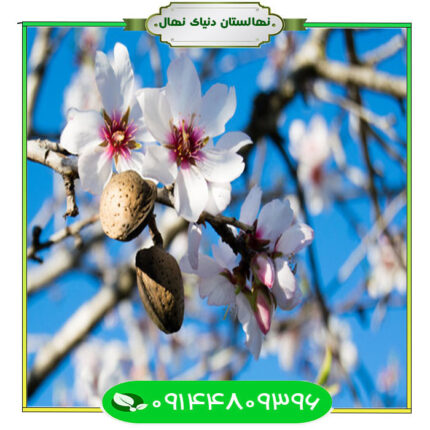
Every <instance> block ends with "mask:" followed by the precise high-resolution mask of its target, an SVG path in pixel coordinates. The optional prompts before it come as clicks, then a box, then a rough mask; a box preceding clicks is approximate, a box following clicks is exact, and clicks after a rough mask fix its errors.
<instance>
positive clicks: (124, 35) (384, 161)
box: [27, 28, 406, 407]
mask: <svg viewBox="0 0 430 430" xmlns="http://www.w3.org/2000/svg"><path fill="white" fill-rule="evenodd" d="M76 31H77V30H72V31H70V32H69V33H68V34H67V36H66V37H65V39H64V40H63V42H62V45H61V47H60V49H59V50H58V52H56V54H55V55H54V57H53V59H52V62H51V64H50V65H49V67H48V69H47V71H46V79H45V82H44V85H43V86H42V88H41V93H40V99H39V103H38V104H37V106H36V110H35V117H34V127H35V129H37V130H40V131H41V132H43V133H49V134H51V133H53V134H57V133H59V132H60V131H61V130H62V128H63V127H64V124H65V118H64V116H63V113H62V112H63V109H62V105H63V95H64V89H65V88H66V86H67V85H68V84H69V82H70V79H71V76H72V75H73V74H74V73H75V72H76V71H77V68H78V65H77V63H76V58H75V36H76V35H75V32H76ZM400 32H401V30H400V29H397V30H395V29H374V30H370V31H364V32H360V33H359V35H358V36H357V51H358V54H360V53H363V52H367V51H368V50H370V49H372V48H374V47H376V46H379V45H380V44H382V43H384V42H386V41H388V40H389V39H391V38H392V37H393V36H394V35H396V34H400ZM34 35H35V30H34V29H32V28H29V29H28V52H30V50H31V46H32V43H33V40H34ZM141 37H151V36H142V34H141V33H138V32H124V31H123V30H122V29H114V28H112V29H108V30H107V31H106V33H105V39H104V44H103V46H102V49H103V51H104V52H108V51H111V50H112V49H113V46H114V44H115V43H116V42H121V43H123V44H125V45H126V46H127V47H128V49H129V52H130V57H131V61H132V64H133V65H134V68H135V74H136V75H138V76H140V77H141V79H142V82H143V85H144V86H155V78H154V76H153V73H152V71H151V68H150V61H149V56H148V55H143V56H142V55H141V54H140V53H139V46H141V43H142V40H140V38H141ZM297 37H298V40H299V41H300V39H304V38H306V37H307V34H306V33H302V34H299V35H298V36H297ZM139 40H140V42H139ZM271 44H273V42H272V43H271ZM269 48H270V46H269V45H266V46H263V48H260V49H247V50H243V49H223V50H221V52H220V53H219V55H218V56H217V59H216V66H217V70H219V67H218V66H219V65H220V64H222V62H223V60H224V61H226V60H225V58H227V59H228V58H230V59H231V58H233V59H238V58H239V59H241V61H244V62H245V65H242V66H239V67H236V68H234V69H233V70H232V71H230V72H228V73H223V74H219V73H216V77H215V78H214V79H208V80H207V81H205V83H204V85H203V91H205V90H207V89H208V88H209V87H210V86H211V85H212V84H213V83H215V82H222V83H225V84H228V85H233V86H235V88H236V94H237V100H238V102H237V104H238V108H237V111H236V113H235V115H234V117H233V118H232V119H231V120H230V121H229V123H228V128H227V131H230V130H241V129H244V128H245V126H246V125H247V122H248V120H249V116H250V113H251V110H252V102H253V98H254V96H255V95H256V94H257V93H258V92H259V91H260V88H259V87H258V85H257V83H256V78H257V76H258V73H259V72H260V70H261V68H262V67H263V66H264V63H265V61H266V54H267V50H268V49H269ZM262 50H266V51H262ZM262 52H265V53H266V54H265V55H262ZM160 53H161V61H162V67H163V83H165V82H166V70H167V66H168V64H169V62H170V59H171V58H172V52H171V48H169V47H168V46H167V45H163V44H160ZM345 53H346V50H345V43H344V37H343V34H342V32H341V31H340V30H335V31H334V32H333V34H332V35H331V37H330V42H329V45H328V57H329V58H330V59H333V60H339V61H345V60H346V54H345ZM377 68H378V69H379V70H381V71H385V72H389V73H391V74H394V75H399V76H405V75H406V58H405V55H404V52H403V51H400V52H399V53H397V54H396V55H394V56H393V57H391V58H390V59H388V60H386V61H383V62H382V63H380V64H378V66H377ZM329 88H330V90H331V91H332V92H333V93H336V94H344V89H342V88H340V87H338V86H336V85H332V84H331V85H330V86H329ZM363 100H364V102H365V104H366V105H367V106H368V107H369V108H370V109H371V110H372V111H374V112H375V113H378V114H380V115H386V114H388V113H393V114H394V115H395V117H396V118H397V119H398V121H397V124H396V125H395V129H396V131H397V133H398V134H399V136H400V137H402V138H404V139H405V137H406V120H405V116H404V114H403V113H402V111H401V106H400V104H399V103H397V102H394V101H393V100H392V99H390V98H388V97H386V96H383V95H379V94H375V93H371V92H369V91H363ZM339 112H340V111H339V108H338V107H336V106H334V105H328V104H322V103H318V102H306V101H305V100H303V98H302V97H301V96H298V97H296V98H295V99H294V101H293V102H292V103H290V104H289V105H288V108H287V109H286V111H285V114H286V120H285V122H284V124H283V125H282V126H281V128H280V132H281V134H282V135H284V136H288V128H289V126H290V124H291V122H292V121H293V120H294V119H303V120H304V121H306V122H308V121H309V120H310V118H311V117H312V116H313V115H314V114H315V113H319V114H321V115H323V116H324V118H325V119H326V121H327V122H328V123H329V124H331V123H332V122H333V121H334V120H335V119H336V118H338V116H339ZM340 137H341V141H342V144H343V147H344V150H345V152H346V156H347V159H348V163H349V164H350V165H355V166H357V167H359V168H361V169H362V170H364V164H363V161H362V157H361V151H360V147H359V145H357V143H356V142H355V141H354V139H353V138H352V137H351V136H350V133H349V130H348V126H347V121H343V122H342V126H341V129H340ZM371 143H372V142H371ZM253 157H254V154H251V157H250V161H251V163H252V161H253ZM371 157H372V160H373V162H374V163H378V165H379V166H380V167H381V169H382V170H383V174H384V181H385V184H386V185H387V186H389V187H397V186H400V187H401V186H404V185H405V184H406V174H405V172H404V171H403V170H402V169H401V168H399V165H398V164H397V163H396V162H393V161H392V160H391V159H390V158H389V157H387V156H386V154H384V153H383V152H382V151H381V149H380V148H379V146H378V145H373V144H372V145H371ZM27 169H28V170H27V176H28V181H27V219H28V221H29V222H30V221H31V220H32V219H33V217H34V216H35V214H36V213H37V212H38V210H39V208H40V206H41V204H42V203H43V201H44V200H45V199H46V198H47V197H49V196H50V195H52V184H53V182H52V172H51V171H50V170H49V169H48V168H46V167H44V166H41V165H38V164H35V163H32V162H28V163H27ZM284 171H285V168H284V164H283V162H282V160H281V159H280V157H279V154H278V152H277V150H276V148H274V147H273V146H272V145H270V142H269V144H268V151H267V158H266V164H265V167H264V170H263V179H262V184H261V185H262V187H263V189H267V188H269V187H270V186H271V185H272V184H273V181H274V180H276V177H277V176H279V175H280V172H284ZM284 175H285V176H284V180H285V182H286V189H287V190H292V189H293V184H292V181H291V178H289V177H288V174H285V173H284ZM244 185H245V183H244V179H243V178H239V179H238V180H236V181H235V182H234V183H233V192H235V191H242V190H243V189H244ZM78 203H79V202H78ZM349 207H350V209H351V210H353V211H354V213H355V216H356V218H357V219H358V220H359V222H360V223H361V224H362V225H363V226H365V227H366V228H369V227H370V226H371V225H372V224H373V217H371V216H369V214H371V213H372V207H371V202H370V200H369V199H365V198H362V199H357V200H355V201H354V202H351V203H350V206H349ZM239 208H240V205H239V206H238V205H235V206H233V207H231V208H229V210H228V212H229V213H231V214H232V215H238V212H239ZM68 222H69V223H70V222H71V221H68ZM312 222H313V226H314V229H315V231H316V239H315V246H316V251H317V259H318V265H319V268H320V272H321V279H322V289H323V292H324V291H327V290H326V288H327V286H328V285H329V284H330V282H331V281H332V280H333V278H334V277H335V275H336V273H337V270H338V269H339V267H340V266H341V265H342V264H343V263H344V261H345V260H346V258H347V256H348V255H349V254H350V252H351V251H352V250H353V249H354V248H355V247H356V246H357V245H358V244H359V239H358V238H357V235H356V234H355V233H354V232H353V231H352V230H351V228H350V226H349V225H348V223H347V221H346V220H345V218H344V217H343V215H342V213H341V212H340V211H339V210H338V209H337V208H336V206H332V207H330V208H328V209H327V210H326V211H324V212H323V213H322V214H320V215H318V216H316V217H313V219H312ZM405 223H406V210H403V211H402V212H401V213H400V214H399V215H398V216H397V217H396V219H395V224H396V225H397V226H399V228H402V227H404V225H405ZM52 232H53V223H52V222H51V223H50V224H49V225H48V226H47V227H46V229H45V230H44V233H43V235H44V236H43V237H47V236H48V235H49V234H51V233H52ZM211 237H213V236H211ZM119 246H120V245H119ZM302 258H303V259H306V256H305V255H304V256H302ZM35 264H37V263H33V262H29V265H28V267H29V268H31V267H33V266H34V265H35ZM367 270H368V265H367V263H366V262H364V264H362V265H360V266H358V268H357V269H356V270H355V272H354V273H353V274H352V276H351V277H350V278H349V279H348V281H347V282H345V283H344V284H343V285H342V286H341V287H340V288H338V289H337V290H336V291H335V293H334V294H333V293H331V295H330V296H329V302H330V304H333V303H336V302H339V301H342V300H343V299H345V297H347V296H348V293H350V292H351V291H352V290H353V289H354V287H356V285H357V283H358V282H360V280H362V279H363V276H365V275H366V273H367ZM98 287H99V283H98V282H97V281H95V279H94V278H93V277H90V276H88V275H85V274H82V273H78V272H76V271H74V272H71V273H69V274H67V275H65V276H63V277H61V278H60V279H58V280H57V281H56V282H55V286H54V287H53V288H50V289H48V290H46V291H43V292H41V293H39V294H37V295H35V296H34V297H31V299H30V300H29V301H28V313H27V328H28V333H48V334H49V333H55V332H56V331H57V330H58V329H59V328H60V327H61V326H62V324H63V323H64V322H65V321H66V320H67V317H68V316H70V315H71V314H72V313H73V312H74V311H75V310H76V309H78V308H79V306H80V305H81V304H82V303H84V302H85V301H86V300H88V299H89V298H91V297H92V296H93V295H94V294H95V293H96V292H97V290H98ZM220 312H223V310H222V309H221V310H220ZM370 316H371V314H370V313H367V317H368V318H367V320H369V319H370ZM345 320H346V321H347V322H348V323H349V324H350V326H351V328H352V333H353V334H352V339H353V340H354V342H355V344H356V345H357V348H358V351H359V355H360V357H361V358H362V360H363V363H364V364H365V367H366V369H367V371H368V372H369V374H370V375H371V376H372V377H373V380H376V375H377V374H378V372H379V371H380V370H381V369H382V368H383V367H384V366H385V365H386V364H387V360H388V357H389V356H390V354H394V355H396V356H397V358H398V360H399V365H400V381H399V388H398V393H397V397H396V402H397V403H396V406H400V407H402V406H405V405H406V309H405V308H399V309H393V310H389V311H388V312H387V315H386V318H385V319H384V321H383V322H382V324H381V326H380V328H379V329H378V330H377V331H372V330H370V328H369V324H368V322H367V323H365V324H363V323H362V321H360V319H359V318H358V316H357V315H350V316H346V317H345ZM185 323H187V321H186V322H185ZM92 335H93V336H100V337H101V338H103V339H113V338H117V339H123V338H124V333H123V332H122V330H121V329H120V328H117V329H114V330H108V329H106V327H104V326H103V324H100V325H99V326H97V327H96V328H95V329H94V331H93V333H92ZM32 359H33V356H30V357H29V364H30V365H31V362H32ZM301 378H303V375H302V374H301V373H300V371H299V369H298V368H294V369H293V370H292V371H291V372H285V371H283V370H282V369H281V368H280V367H279V365H278V361H277V357H275V356H268V357H265V358H261V359H260V360H258V361H254V360H249V362H248V364H247V365H246V367H245V368H244V369H243V370H242V371H241V372H240V374H239V375H238V379H241V380H283V379H301ZM353 378H354V379H355V376H354V375H353ZM58 381H63V383H64V384H65V385H67V386H69V385H70V386H71V385H72V384H73V368H72V362H71V359H70V357H67V358H66V359H65V360H64V361H63V362H62V363H61V364H60V365H59V367H58V368H57V369H56V371H55V372H53V374H51V375H50V377H49V378H48V379H47V380H46V381H45V383H44V384H43V386H42V387H41V388H40V390H38V392H36V394H35V395H34V396H33V397H32V399H31V400H30V402H29V405H30V406H39V405H40V406H49V405H52V391H53V387H54V386H55V384H57V383H58ZM358 386H359V387H360V384H358ZM360 389H361V388H360ZM363 399H364V406H370V403H369V401H368V398H367V397H366V396H365V395H364V396H363ZM334 406H335V407H351V406H353V402H352V397H351V395H350V393H349V391H348V390H347V389H343V390H342V391H341V392H340V393H339V394H338V395H337V396H336V397H335V399H334Z"/></svg>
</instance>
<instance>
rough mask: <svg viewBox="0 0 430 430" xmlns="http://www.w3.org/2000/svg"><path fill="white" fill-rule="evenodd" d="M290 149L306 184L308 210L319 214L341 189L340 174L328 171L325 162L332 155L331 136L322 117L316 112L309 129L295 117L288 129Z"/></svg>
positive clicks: (304, 185) (304, 184) (302, 180)
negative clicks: (333, 193)
mask: <svg viewBox="0 0 430 430" xmlns="http://www.w3.org/2000/svg"><path fill="white" fill-rule="evenodd" d="M289 137H290V146H289V149H290V152H291V155H292V156H293V157H294V158H295V159H296V160H297V161H298V169H297V174H298V177H299V179H300V182H301V183H302V184H303V187H304V192H305V195H306V200H307V201H308V204H309V210H310V211H311V213H313V214H315V215H316V214H319V213H320V212H321V211H322V210H323V208H324V207H325V206H327V204H328V203H329V202H330V200H331V195H332V192H333V191H336V190H338V189H339V185H340V184H339V177H338V176H337V175H333V174H328V173H327V171H326V169H325V166H324V164H325V163H326V161H327V160H328V158H329V157H330V154H331V144H330V139H332V138H333V136H331V135H330V133H329V130H328V128H327V124H326V122H325V120H324V118H323V117H322V116H319V115H315V116H314V117H313V118H312V120H311V122H310V124H309V127H308V129H306V125H305V123H304V122H303V121H302V120H299V119H296V120H294V121H293V122H292V123H291V126H290V129H289Z"/></svg>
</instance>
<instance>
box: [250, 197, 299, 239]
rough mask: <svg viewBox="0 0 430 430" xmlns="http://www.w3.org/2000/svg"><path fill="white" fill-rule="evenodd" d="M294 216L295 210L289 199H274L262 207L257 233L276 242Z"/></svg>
mask: <svg viewBox="0 0 430 430" xmlns="http://www.w3.org/2000/svg"><path fill="white" fill-rule="evenodd" d="M293 218H294V212H293V210H292V209H291V207H290V202H289V201H288V200H287V201H281V200H279V199H276V200H272V201H271V202H269V203H267V204H265V205H264V206H263V207H262V209H261V212H260V215H259V216H258V221H257V233H258V234H259V235H260V236H261V237H262V238H264V239H269V240H271V241H272V242H274V241H276V240H277V239H278V238H279V236H280V235H281V234H282V233H283V232H284V231H285V230H286V229H287V228H288V227H289V226H290V224H291V222H292V220H293Z"/></svg>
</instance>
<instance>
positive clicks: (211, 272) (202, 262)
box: [196, 253, 224, 279]
mask: <svg viewBox="0 0 430 430" xmlns="http://www.w3.org/2000/svg"><path fill="white" fill-rule="evenodd" d="M223 270H224V268H223V267H221V266H220V265H219V264H218V263H217V262H216V260H214V259H213V258H211V257H209V256H207V255H205V254H201V253H200V254H199V268H198V269H197V270H196V274H197V275H199V276H200V277H201V278H204V279H206V278H211V277H213V276H215V275H218V274H220V273H221V272H222V271H223Z"/></svg>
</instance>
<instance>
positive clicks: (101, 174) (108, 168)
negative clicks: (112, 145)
mask: <svg viewBox="0 0 430 430" xmlns="http://www.w3.org/2000/svg"><path fill="white" fill-rule="evenodd" d="M78 171H79V178H80V180H81V184H82V188H83V189H84V190H86V191H89V192H91V193H93V194H100V193H101V192H102V191H103V188H104V187H105V185H106V184H107V182H108V181H109V179H110V177H111V176H112V160H111V159H109V157H107V156H106V152H105V150H104V149H103V148H101V147H99V146H95V147H90V148H88V149H87V150H85V151H83V152H82V153H81V154H79V158H78Z"/></svg>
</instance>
